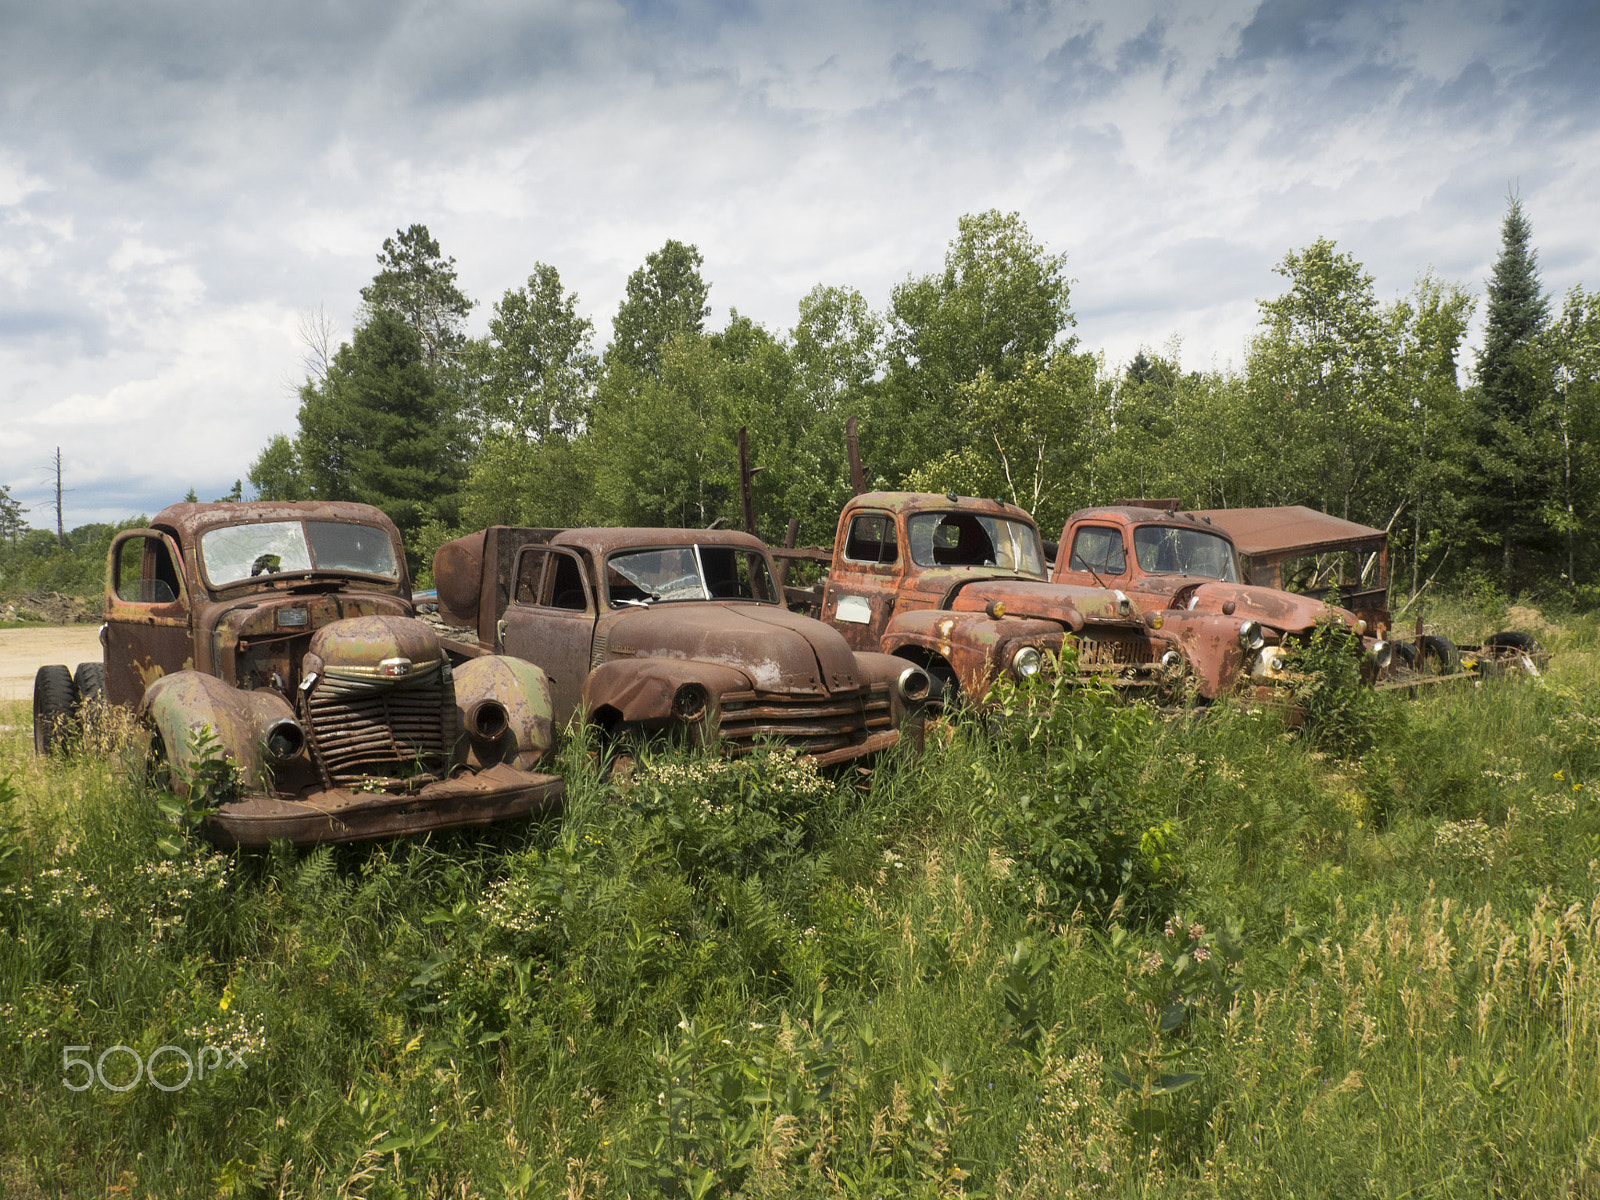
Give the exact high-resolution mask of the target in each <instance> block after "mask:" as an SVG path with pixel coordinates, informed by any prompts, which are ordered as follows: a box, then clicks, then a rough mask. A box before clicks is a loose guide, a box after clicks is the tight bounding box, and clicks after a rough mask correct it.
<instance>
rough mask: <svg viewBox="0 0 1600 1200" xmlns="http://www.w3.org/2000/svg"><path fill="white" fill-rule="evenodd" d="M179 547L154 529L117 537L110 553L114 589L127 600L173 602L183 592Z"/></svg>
mask: <svg viewBox="0 0 1600 1200" xmlns="http://www.w3.org/2000/svg"><path fill="white" fill-rule="evenodd" d="M178 563H179V558H178V548H177V547H176V546H175V545H173V543H172V539H171V538H169V537H167V536H166V535H164V534H161V533H157V532H156V531H154V530H151V529H132V530H129V531H128V532H126V533H123V534H120V535H118V537H117V541H116V543H115V547H114V549H113V551H112V555H111V590H112V591H113V592H114V593H115V594H116V597H117V599H118V600H120V601H121V602H123V603H124V604H171V603H172V602H173V601H175V600H178V599H181V598H182V596H183V577H182V574H181V573H180V572H179V569H178Z"/></svg>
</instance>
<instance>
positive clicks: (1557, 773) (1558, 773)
mask: <svg viewBox="0 0 1600 1200" xmlns="http://www.w3.org/2000/svg"><path fill="white" fill-rule="evenodd" d="M1556 778H1557V779H1560V778H1561V772H1560V771H1557V772H1556Z"/></svg>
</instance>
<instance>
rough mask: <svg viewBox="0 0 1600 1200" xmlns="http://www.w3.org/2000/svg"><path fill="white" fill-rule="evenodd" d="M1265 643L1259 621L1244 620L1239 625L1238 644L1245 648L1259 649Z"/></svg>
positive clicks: (1264, 636) (1265, 639)
mask: <svg viewBox="0 0 1600 1200" xmlns="http://www.w3.org/2000/svg"><path fill="white" fill-rule="evenodd" d="M1266 644H1267V638H1266V635H1265V634H1263V633H1262V632H1261V622H1260V621H1246V622H1245V623H1244V624H1243V625H1241V626H1239V645H1240V646H1242V647H1243V648H1244V649H1246V650H1259V649H1261V647H1263V646H1265V645H1266Z"/></svg>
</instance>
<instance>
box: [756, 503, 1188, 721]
mask: <svg viewBox="0 0 1600 1200" xmlns="http://www.w3.org/2000/svg"><path fill="white" fill-rule="evenodd" d="M779 553H780V555H782V554H784V553H785V552H783V551H780V552H779ZM811 553H812V552H789V554H790V556H792V557H802V556H804V557H809V556H811ZM816 605H817V609H818V612H819V615H820V616H821V618H822V619H823V620H824V621H826V622H827V623H828V624H830V625H832V626H833V627H834V628H836V629H838V630H839V631H840V633H841V634H842V635H843V636H844V638H845V640H846V641H847V642H849V643H850V645H851V646H852V647H854V648H856V649H857V650H881V651H883V652H885V653H888V654H893V655H896V656H898V657H901V658H904V659H907V660H909V661H911V662H915V663H918V664H920V665H922V666H924V667H926V668H927V670H928V671H929V672H930V673H931V674H933V675H934V676H935V677H937V678H938V679H940V680H941V681H942V683H943V685H944V687H945V689H946V691H947V693H948V692H955V693H958V694H964V695H966V696H968V697H971V698H973V699H976V698H979V697H981V696H983V695H984V693H986V692H987V691H988V689H989V686H990V685H991V684H992V683H993V682H994V681H995V680H996V679H998V678H1000V677H1001V676H1010V677H1011V678H1014V679H1016V678H1024V677H1026V676H1028V675H1031V674H1033V673H1035V672H1037V671H1038V670H1039V669H1040V667H1041V665H1042V663H1043V662H1044V661H1045V658H1046V656H1047V655H1050V654H1059V653H1060V652H1061V650H1062V648H1063V646H1064V645H1066V644H1068V643H1069V641H1070V643H1071V644H1072V645H1073V646H1075V647H1076V649H1077V652H1078V662H1079V666H1080V669H1082V670H1085V671H1091V672H1099V673H1104V674H1108V675H1110V676H1112V677H1114V678H1115V679H1117V680H1118V682H1119V685H1121V686H1126V687H1130V688H1136V689H1137V688H1150V687H1154V686H1157V685H1159V684H1160V683H1162V682H1163V681H1165V680H1168V679H1170V677H1172V676H1174V675H1180V674H1181V673H1182V671H1183V669H1184V664H1185V653H1184V651H1183V650H1182V649H1181V648H1180V647H1179V642H1178V639H1177V638H1176V637H1175V636H1174V635H1173V634H1171V633H1169V632H1165V631H1163V630H1162V628H1161V625H1162V624H1163V622H1161V621H1149V620H1146V619H1145V618H1144V616H1143V614H1142V613H1140V612H1139V611H1138V609H1137V608H1136V607H1135V606H1134V604H1133V603H1132V601H1131V600H1130V599H1129V597H1128V596H1126V595H1123V594H1121V593H1118V592H1117V591H1115V590H1114V589H1111V588H1107V587H1105V586H1102V585H1097V584H1090V585H1087V586H1080V585H1069V586H1057V585H1055V584H1052V583H1051V582H1050V581H1049V579H1048V578H1047V576H1046V559H1045V553H1044V545H1043V543H1042V541H1041V539H1040V537H1039V530H1038V527H1037V525H1035V523H1034V521H1033V518H1032V517H1031V516H1029V515H1028V513H1027V512H1025V511H1024V510H1023V509H1020V508H1018V507H1017V506H1015V505H1012V504H1006V503H1004V502H1003V501H999V500H984V499H977V498H974V497H970V496H956V495H954V494H952V493H947V494H944V495H939V494H934V493H918V492H867V493H864V494H862V495H859V496H856V497H855V498H854V499H852V500H851V501H850V502H849V503H848V504H847V505H846V506H845V508H844V511H843V512H842V513H841V514H840V516H839V524H838V530H837V534H836V536H835V538H834V544H833V550H832V555H831V560H830V561H829V566H828V573H827V577H826V580H825V581H824V582H823V584H822V587H821V589H820V594H818V595H817V596H816Z"/></svg>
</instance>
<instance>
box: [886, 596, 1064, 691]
mask: <svg viewBox="0 0 1600 1200" xmlns="http://www.w3.org/2000/svg"><path fill="white" fill-rule="evenodd" d="M1063 636H1064V634H1063V631H1062V628H1061V626H1060V625H1059V624H1057V623H1056V622H1054V621H1040V620H1031V619H1017V618H1011V617H1003V618H999V619H996V618H994V617H990V616H989V615H987V614H986V613H982V612H951V611H949V610H946V609H935V608H925V609H917V610H915V611H912V612H903V613H896V614H895V615H894V616H893V617H892V618H890V620H889V627H888V628H887V629H886V630H885V631H884V635H883V638H882V641H881V642H880V647H881V648H882V650H883V651H884V652H885V653H887V654H894V655H899V656H901V657H909V656H907V655H906V654H905V651H906V650H907V649H909V648H911V647H916V648H918V649H921V650H923V651H925V652H926V653H929V654H933V655H937V656H938V657H940V658H942V659H944V661H945V662H947V663H949V664H950V667H951V669H952V670H953V671H954V672H955V676H956V680H957V682H959V683H960V685H961V689H962V691H963V692H966V693H967V694H968V695H971V696H981V695H982V694H983V693H984V692H985V691H987V690H988V687H989V684H990V683H992V682H994V680H995V678H996V677H997V676H998V675H999V674H1000V672H1001V671H1003V670H1005V668H1006V665H1007V663H1008V662H1009V661H1010V656H1011V652H1012V647H1018V648H1020V647H1021V646H1022V645H1024V644H1026V645H1030V646H1037V647H1038V648H1039V649H1040V650H1049V651H1051V652H1052V653H1057V654H1059V653H1060V651H1061V642H1062V638H1063Z"/></svg>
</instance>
